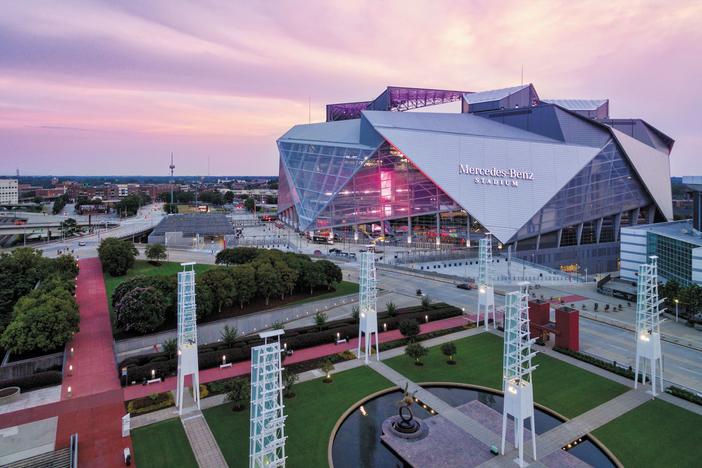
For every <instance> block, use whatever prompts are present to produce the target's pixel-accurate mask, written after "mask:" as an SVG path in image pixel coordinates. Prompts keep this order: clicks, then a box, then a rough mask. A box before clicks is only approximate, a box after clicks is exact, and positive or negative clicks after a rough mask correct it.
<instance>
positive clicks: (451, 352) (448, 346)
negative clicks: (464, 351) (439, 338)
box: [441, 341, 456, 364]
mask: <svg viewBox="0 0 702 468" xmlns="http://www.w3.org/2000/svg"><path fill="white" fill-rule="evenodd" d="M441 352H442V353H443V354H444V356H446V357H448V361H447V362H448V363H450V364H453V363H454V362H456V361H454V360H453V356H455V355H456V345H455V344H454V343H453V342H452V341H449V342H448V343H444V344H442V345H441Z"/></svg>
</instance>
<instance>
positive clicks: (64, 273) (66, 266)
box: [47, 254, 79, 281]
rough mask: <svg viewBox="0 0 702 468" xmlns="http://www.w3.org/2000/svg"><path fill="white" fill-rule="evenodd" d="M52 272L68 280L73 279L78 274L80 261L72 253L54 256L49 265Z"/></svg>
mask: <svg viewBox="0 0 702 468" xmlns="http://www.w3.org/2000/svg"><path fill="white" fill-rule="evenodd" d="M47 267H48V269H49V272H50V274H55V275H58V276H60V277H61V278H64V279H67V280H71V281H72V280H73V279H74V278H75V277H77V276H78V271H79V269H78V262H77V261H76V259H75V257H74V256H73V255H70V254H65V255H59V256H58V257H56V258H52V259H51V261H50V262H49V264H48V265H47Z"/></svg>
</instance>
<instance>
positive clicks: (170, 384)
mask: <svg viewBox="0 0 702 468" xmlns="http://www.w3.org/2000/svg"><path fill="white" fill-rule="evenodd" d="M466 323H468V321H467V319H466V317H452V318H448V319H444V320H437V321H435V322H429V323H423V324H421V325H420V329H421V333H429V332H432V331H436V330H446V329H448V328H455V327H460V326H461V325H465V324H466ZM379 325H380V329H381V330H382V327H383V325H382V323H380V324H379ZM379 335H380V342H381V343H386V342H388V341H393V340H399V339H401V338H402V334H401V333H400V331H399V330H391V331H388V332H381V333H380V334H379ZM284 338H285V337H284V336H283V342H284V341H285V339H284ZM357 346H358V338H353V339H351V340H350V341H349V342H348V343H344V344H341V345H336V344H333V343H330V344H324V345H319V346H313V347H311V348H305V349H301V350H299V351H297V350H296V351H295V353H294V354H293V355H292V356H289V357H286V358H285V364H286V365H290V364H295V363H298V362H303V361H309V360H312V359H318V358H321V357H325V356H331V355H333V354H337V353H341V352H343V351H346V350H349V349H354V350H355V349H356V347H357ZM250 372H251V362H250V361H242V362H237V363H236V364H234V365H232V367H227V368H224V369H220V368H218V367H215V368H211V369H205V370H202V371H200V383H201V384H203V383H208V382H213V381H215V380H220V379H226V378H230V377H238V376H241V375H246V374H248V373H250ZM186 384H187V385H192V382H191V380H190V378H189V377H188V379H187V381H186ZM175 388H176V379H175V377H168V378H166V379H165V380H164V381H163V382H160V383H157V384H152V385H132V386H129V387H126V388H125V389H124V400H125V401H128V400H132V399H134V398H141V397H145V396H148V395H151V394H154V393H161V392H167V391H169V390H174V389H175Z"/></svg>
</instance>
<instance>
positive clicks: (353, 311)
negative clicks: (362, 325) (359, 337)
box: [351, 305, 359, 322]
mask: <svg viewBox="0 0 702 468" xmlns="http://www.w3.org/2000/svg"><path fill="white" fill-rule="evenodd" d="M358 315H359V310H358V306H357V305H355V306H353V307H351V318H352V319H353V320H354V321H355V322H358Z"/></svg>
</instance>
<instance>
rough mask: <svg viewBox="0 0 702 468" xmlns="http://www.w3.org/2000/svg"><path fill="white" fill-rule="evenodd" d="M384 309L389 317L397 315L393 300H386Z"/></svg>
mask: <svg viewBox="0 0 702 468" xmlns="http://www.w3.org/2000/svg"><path fill="white" fill-rule="evenodd" d="M385 310H387V311H388V315H389V316H390V317H394V316H396V315H397V306H396V305H395V304H394V303H393V302H388V303H387V304H385Z"/></svg>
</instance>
